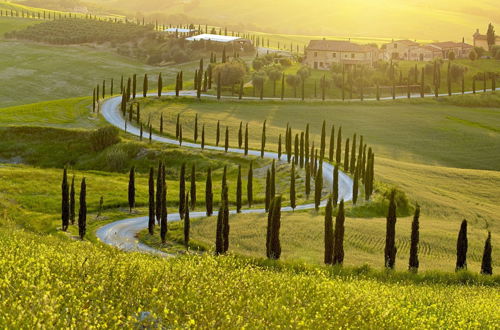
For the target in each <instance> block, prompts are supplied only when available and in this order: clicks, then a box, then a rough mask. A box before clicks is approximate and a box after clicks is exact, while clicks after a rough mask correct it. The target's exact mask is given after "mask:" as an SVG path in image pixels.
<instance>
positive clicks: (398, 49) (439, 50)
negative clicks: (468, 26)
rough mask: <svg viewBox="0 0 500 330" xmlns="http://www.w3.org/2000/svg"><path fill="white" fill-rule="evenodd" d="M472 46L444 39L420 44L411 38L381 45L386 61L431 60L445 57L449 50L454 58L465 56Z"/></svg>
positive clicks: (447, 55)
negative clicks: (443, 40)
mask: <svg viewBox="0 0 500 330" xmlns="http://www.w3.org/2000/svg"><path fill="white" fill-rule="evenodd" d="M473 48H474V47H473V46H472V45H469V44H466V43H465V42H454V41H445V42H434V43H430V44H426V45H421V44H419V43H417V42H414V41H411V40H397V41H393V42H390V43H388V44H385V45H383V46H382V50H383V58H384V59H385V60H386V61H389V60H412V61H433V60H434V59H438V58H442V59H447V58H448V57H449V54H450V53H451V52H453V53H454V54H455V57H456V58H467V57H468V56H469V53H470V52H471V51H472V49H473Z"/></svg>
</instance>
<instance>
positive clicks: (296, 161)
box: [293, 134, 300, 165]
mask: <svg viewBox="0 0 500 330" xmlns="http://www.w3.org/2000/svg"><path fill="white" fill-rule="evenodd" d="M294 141H295V142H294V153H293V158H294V159H293V163H294V164H295V165H299V158H300V150H299V147H300V146H299V134H295V140H294Z"/></svg>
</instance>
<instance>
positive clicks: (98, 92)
mask: <svg viewBox="0 0 500 330" xmlns="http://www.w3.org/2000/svg"><path fill="white" fill-rule="evenodd" d="M99 88H100V87H99V85H97V87H96V93H95V96H96V101H97V103H99V99H100V98H101V92H100V90H99Z"/></svg>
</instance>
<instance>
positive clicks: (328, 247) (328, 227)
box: [324, 198, 334, 265]
mask: <svg viewBox="0 0 500 330" xmlns="http://www.w3.org/2000/svg"><path fill="white" fill-rule="evenodd" d="M332 208H333V207H332V199H331V198H329V199H328V203H327V204H326V210H325V258H324V262H325V264H326V265H330V264H332V262H333V242H334V236H333V216H332Z"/></svg>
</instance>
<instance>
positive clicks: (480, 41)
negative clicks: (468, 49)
mask: <svg viewBox="0 0 500 330" xmlns="http://www.w3.org/2000/svg"><path fill="white" fill-rule="evenodd" d="M472 38H473V40H474V47H481V48H483V49H484V50H488V48H489V47H488V40H487V38H486V34H481V33H479V29H477V30H476V33H474V34H473V35H472ZM495 45H500V36H496V37H495Z"/></svg>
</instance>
